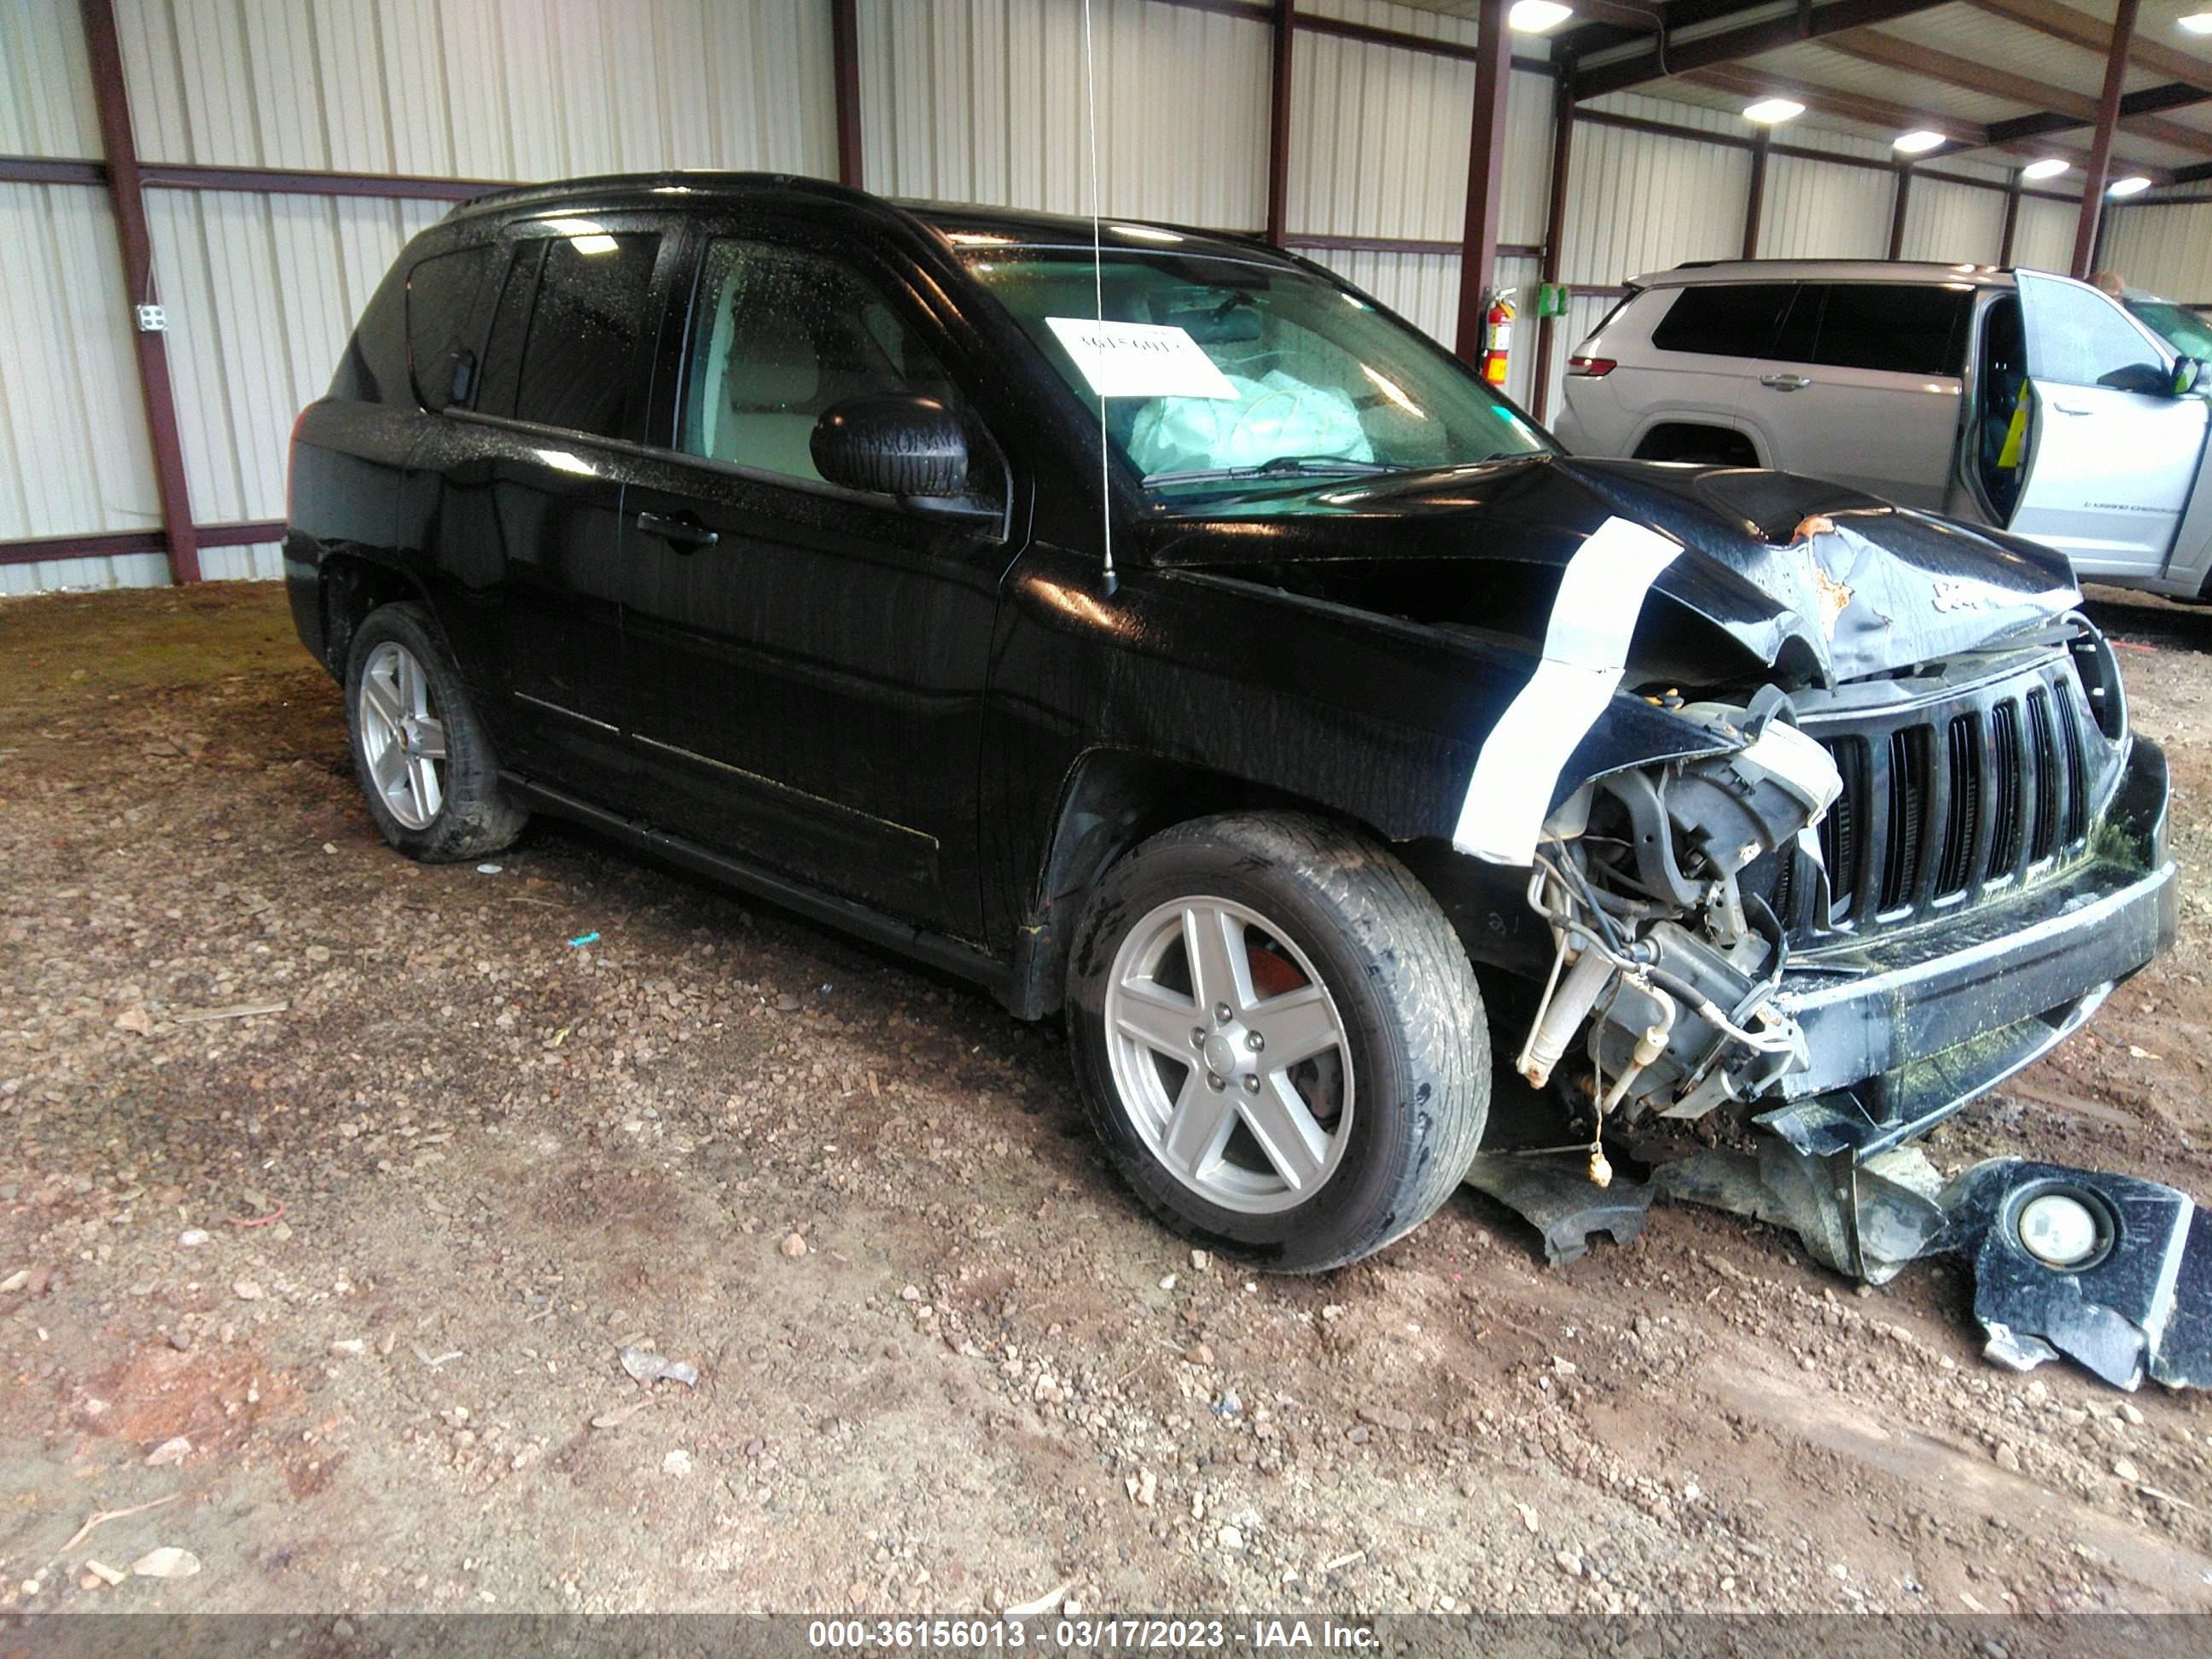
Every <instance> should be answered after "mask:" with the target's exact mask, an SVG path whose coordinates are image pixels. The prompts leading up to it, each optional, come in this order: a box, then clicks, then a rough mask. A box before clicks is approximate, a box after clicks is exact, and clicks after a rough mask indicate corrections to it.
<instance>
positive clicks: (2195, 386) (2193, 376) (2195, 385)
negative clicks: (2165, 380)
mask: <svg viewBox="0 0 2212 1659" xmlns="http://www.w3.org/2000/svg"><path fill="white" fill-rule="evenodd" d="M2200 388H2201V389H2205V390H2212V387H2205V385H2204V360H2203V358H2202V357H2179V358H2176V359H2175V360H2174V364H2173V395H2174V396H2175V397H2177V398H2186V397H2188V396H2189V395H2190V393H2191V392H2196V391H2198V390H2199V389H2200Z"/></svg>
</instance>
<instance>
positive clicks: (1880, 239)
mask: <svg viewBox="0 0 2212 1659" xmlns="http://www.w3.org/2000/svg"><path fill="white" fill-rule="evenodd" d="M1896 202H1897V185H1896V180H1895V179H1893V178H1892V177H1891V175H1889V174H1888V173H1876V172H1875V171H1874V170H1873V169H1872V168H1870V167H1844V166H1841V165H1839V164H1838V163H1836V162H1833V161H1802V160H1800V159H1798V158H1797V157H1796V156H1790V155H1777V156H1773V157H1771V158H1770V159H1769V161H1768V162H1767V164H1766V201H1765V205H1764V207H1763V208H1762V209H1761V210H1760V213H1759V258H1763V259H1879V258H1883V257H1885V256H1886V255H1887V253H1888V252H1889V222H1890V217H1891V215H1892V213H1893V210H1894V209H1895V206H1896Z"/></svg>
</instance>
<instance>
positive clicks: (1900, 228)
mask: <svg viewBox="0 0 2212 1659" xmlns="http://www.w3.org/2000/svg"><path fill="white" fill-rule="evenodd" d="M1911 198H1912V163H1911V162H1910V161H1904V162H1900V163H1899V165H1898V169H1897V196H1896V199H1895V200H1894V201H1893V203H1892V204H1891V206H1890V210H1889V257H1890V258H1892V259H1901V258H1904V257H1905V204H1906V203H1907V202H1909V201H1911Z"/></svg>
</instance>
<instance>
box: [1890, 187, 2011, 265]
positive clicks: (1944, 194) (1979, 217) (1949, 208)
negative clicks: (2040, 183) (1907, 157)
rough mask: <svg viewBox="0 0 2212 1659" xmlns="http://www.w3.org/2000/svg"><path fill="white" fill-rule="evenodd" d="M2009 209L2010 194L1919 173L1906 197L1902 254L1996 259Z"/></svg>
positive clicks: (1953, 260) (1952, 260)
mask: <svg viewBox="0 0 2212 1659" xmlns="http://www.w3.org/2000/svg"><path fill="white" fill-rule="evenodd" d="M2022 205H2023V206H2025V205H2026V204H2024V203H2023V204H2022ZM2004 210H2005V198H2004V197H2002V195H2000V194H1998V193H1997V192H1996V191H1993V190H1975V189H1973V188H1972V186H1970V185H1952V184H1946V183H1944V182H1943V181H1942V179H1914V180H1913V181H1912V188H1911V191H1909V192H1908V193H1907V194H1906V196H1905V245H1904V246H1903V247H1902V248H1901V249H1900V250H1899V254H1900V257H1902V258H1907V259H1941V260H1942V261H1944V262H1945V263H1946V264H1978V265H1986V264H1996V258H1997V255H1998V254H1999V253H2001V252H2003V249H2004Z"/></svg>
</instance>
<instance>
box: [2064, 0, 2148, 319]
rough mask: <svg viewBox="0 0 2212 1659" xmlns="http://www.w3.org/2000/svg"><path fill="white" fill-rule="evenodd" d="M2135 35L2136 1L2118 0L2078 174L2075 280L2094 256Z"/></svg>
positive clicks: (2086, 271)
mask: <svg viewBox="0 0 2212 1659" xmlns="http://www.w3.org/2000/svg"><path fill="white" fill-rule="evenodd" d="M2135 32H2136V0H2119V5H2118V9H2116V10H2115V11H2114V12H2113V14H2112V49H2111V51H2110V52H2107V53H2106V58H2105V95H2104V96H2103V97H2102V98H2100V99H2099V100H2097V136H2096V137H2095V138H2094V139H2093V140H2092V141H2091V143H2090V145H2089V164H2088V167H2087V169H2086V170H2085V171H2084V172H2083V173H2082V175H2081V217H2080V218H2078V219H2077V220H2075V223H2074V265H2073V271H2074V275H2075V276H2076V277H2081V278H2087V276H2088V275H2089V268H2090V264H2091V262H2092V261H2093V260H2094V259H2095V258H2096V257H2097V222H2098V221H2099V220H2100V219H2101V218H2102V217H2103V216H2104V211H2105V177H2106V174H2107V173H2110V172H2111V171H2112V129H2113V128H2114V127H2116V126H2117V125H2119V119H2120V94H2122V93H2123V92H2124V91H2125V90H2126V89H2127V81H2128V42H2129V41H2130V40H2132V39H2134V37H2135Z"/></svg>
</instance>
